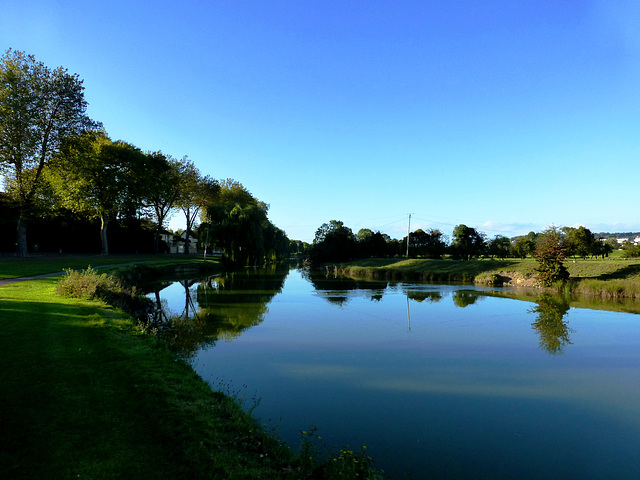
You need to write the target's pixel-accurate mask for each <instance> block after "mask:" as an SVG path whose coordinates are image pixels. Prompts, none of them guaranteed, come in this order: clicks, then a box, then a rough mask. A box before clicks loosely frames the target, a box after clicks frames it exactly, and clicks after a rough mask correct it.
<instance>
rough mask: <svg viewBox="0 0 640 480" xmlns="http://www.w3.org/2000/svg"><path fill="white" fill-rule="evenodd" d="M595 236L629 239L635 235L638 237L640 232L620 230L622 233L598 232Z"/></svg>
mask: <svg viewBox="0 0 640 480" xmlns="http://www.w3.org/2000/svg"><path fill="white" fill-rule="evenodd" d="M596 236H598V237H600V238H628V239H630V240H631V239H634V238H636V237H640V232H622V233H620V232H618V233H609V232H600V233H596Z"/></svg>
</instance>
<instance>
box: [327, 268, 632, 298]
mask: <svg viewBox="0 0 640 480" xmlns="http://www.w3.org/2000/svg"><path fill="white" fill-rule="evenodd" d="M565 265H566V266H567V269H568V270H569V274H570V275H571V280H570V282H569V283H568V288H569V290H570V291H571V293H574V294H581V295H587V296H596V297H602V298H634V299H640V260H637V259H622V258H611V259H599V260H581V259H579V260H573V259H569V260H567V261H566V262H565ZM536 266H537V262H536V261H535V260H533V259H529V258H528V259H524V260H521V259H505V260H489V259H483V260H470V261H463V260H449V259H447V260H428V259H388V258H384V259H365V260H357V261H354V262H349V263H342V264H336V265H330V266H329V265H327V266H325V269H326V270H327V271H330V272H332V273H336V274H339V275H346V276H351V277H359V278H376V279H393V280H412V281H429V282H464V283H476V284H481V285H494V286H514V287H533V288H542V287H541V286H540V283H539V282H538V280H537V277H536V272H535V268H536ZM555 288H556V289H558V288H564V286H562V287H561V286H557V287H555Z"/></svg>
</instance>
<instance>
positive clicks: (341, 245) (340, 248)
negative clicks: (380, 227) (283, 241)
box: [310, 220, 356, 263]
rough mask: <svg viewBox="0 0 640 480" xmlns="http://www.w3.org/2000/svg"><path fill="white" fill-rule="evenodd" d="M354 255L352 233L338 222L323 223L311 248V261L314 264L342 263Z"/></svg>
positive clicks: (354, 247) (354, 243) (354, 241)
mask: <svg viewBox="0 0 640 480" xmlns="http://www.w3.org/2000/svg"><path fill="white" fill-rule="evenodd" d="M355 255H356V240H355V237H354V235H353V231H352V230H351V229H350V228H349V227H346V226H345V225H344V223H343V222H341V221H339V220H331V221H330V222H329V223H323V224H322V225H321V226H320V228H318V230H316V236H315V239H314V241H313V245H312V246H311V254H310V257H311V260H312V261H313V262H315V263H324V262H343V261H346V260H349V259H352V258H354V256H355Z"/></svg>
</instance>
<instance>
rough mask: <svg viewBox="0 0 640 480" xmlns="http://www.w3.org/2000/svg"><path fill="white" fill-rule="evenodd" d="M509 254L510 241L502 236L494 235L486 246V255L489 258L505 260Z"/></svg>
mask: <svg viewBox="0 0 640 480" xmlns="http://www.w3.org/2000/svg"><path fill="white" fill-rule="evenodd" d="M510 253H511V240H509V239H508V238H507V237H504V236H502V235H496V236H495V238H494V239H493V240H491V241H490V242H489V243H488V245H487V255H489V256H490V257H491V258H494V257H497V258H502V259H504V258H506V257H508V256H509V254H510Z"/></svg>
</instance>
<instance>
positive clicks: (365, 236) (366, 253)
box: [356, 228, 390, 258]
mask: <svg viewBox="0 0 640 480" xmlns="http://www.w3.org/2000/svg"><path fill="white" fill-rule="evenodd" d="M389 240H390V239H389V236H388V235H385V234H383V233H381V232H374V231H372V230H369V229H368V228H362V229H360V230H359V231H358V234H357V235H356V243H357V245H356V249H357V256H358V257H361V258H371V257H386V256H387V255H388V254H389V247H388V245H387V242H388V241H389Z"/></svg>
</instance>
